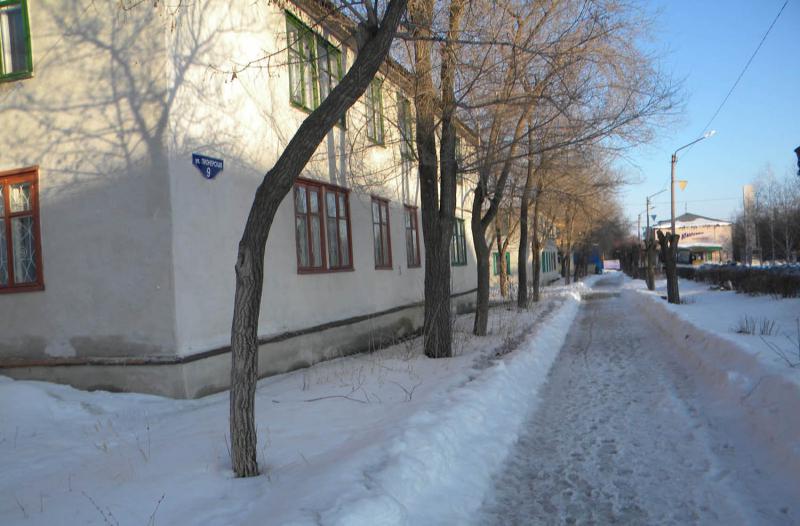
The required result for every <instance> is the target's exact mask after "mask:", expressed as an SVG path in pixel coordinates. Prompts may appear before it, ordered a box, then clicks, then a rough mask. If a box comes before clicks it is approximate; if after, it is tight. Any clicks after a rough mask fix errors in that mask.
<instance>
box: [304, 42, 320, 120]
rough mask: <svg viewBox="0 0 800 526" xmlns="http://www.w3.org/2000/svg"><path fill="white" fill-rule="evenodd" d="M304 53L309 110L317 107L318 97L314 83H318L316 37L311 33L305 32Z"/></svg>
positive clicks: (305, 84)
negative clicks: (315, 57)
mask: <svg viewBox="0 0 800 526" xmlns="http://www.w3.org/2000/svg"><path fill="white" fill-rule="evenodd" d="M301 42H302V53H303V89H304V90H305V94H306V98H305V102H306V106H308V107H309V108H316V107H317V97H316V96H315V93H314V91H315V90H314V83H315V81H316V79H315V75H316V66H315V64H314V35H313V34H312V33H311V32H310V31H304V32H303V36H302V40H301Z"/></svg>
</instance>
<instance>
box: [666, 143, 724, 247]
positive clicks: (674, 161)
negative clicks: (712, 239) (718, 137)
mask: <svg viewBox="0 0 800 526" xmlns="http://www.w3.org/2000/svg"><path fill="white" fill-rule="evenodd" d="M715 133H717V132H716V130H711V131H707V132H706V133H704V134H703V136H702V137H700V138H699V139H695V140H693V141H692V142H690V143H689V144H684V145H683V146H681V147H680V148H678V149H677V150H675V153H673V154H672V167H671V168H672V169H671V176H670V192H671V194H672V197H671V198H670V207H671V208H672V214H671V217H670V225H671V226H672V235H673V236H674V235H675V165H676V164H678V152H679V151H681V150H683V149H684V148H688V147H689V146H691V145H693V144H695V143H698V142H700V141H702V140H703V139H708V138H709V137H713V136H714V134H715Z"/></svg>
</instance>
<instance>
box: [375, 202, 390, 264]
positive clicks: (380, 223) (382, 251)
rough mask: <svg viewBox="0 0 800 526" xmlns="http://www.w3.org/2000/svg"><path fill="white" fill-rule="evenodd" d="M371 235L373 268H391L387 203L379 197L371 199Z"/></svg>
mask: <svg viewBox="0 0 800 526" xmlns="http://www.w3.org/2000/svg"><path fill="white" fill-rule="evenodd" d="M372 234H373V239H374V248H375V268H383V269H390V268H392V241H391V237H390V234H389V201H387V200H386V199H381V198H380V197H373V198H372Z"/></svg>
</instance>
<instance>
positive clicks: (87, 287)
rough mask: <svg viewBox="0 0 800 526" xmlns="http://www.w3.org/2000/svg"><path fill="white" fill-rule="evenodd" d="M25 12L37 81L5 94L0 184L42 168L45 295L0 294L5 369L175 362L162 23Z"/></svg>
mask: <svg viewBox="0 0 800 526" xmlns="http://www.w3.org/2000/svg"><path fill="white" fill-rule="evenodd" d="M28 9H29V14H30V28H31V41H32V47H33V62H34V74H33V77H32V78H29V79H25V80H21V81H16V82H5V83H0V130H1V131H0V171H4V170H11V169H16V168H21V167H26V166H32V165H38V166H39V185H40V186H39V200H40V221H41V223H40V232H41V244H42V254H43V257H42V260H43V270H44V284H45V290H44V291H37V292H25V293H7V294H0V359H3V358H15V357H24V358H27V359H34V360H35V359H47V358H51V357H78V358H81V357H92V356H130V355H139V356H141V355H152V354H169V353H172V352H173V351H174V348H175V337H174V323H173V319H174V305H173V283H172V265H171V261H172V255H171V242H170V220H171V216H172V211H171V202H170V196H169V192H170V188H169V184H168V175H167V174H168V167H167V160H166V159H167V157H166V152H165V148H164V142H163V135H162V131H163V130H164V126H163V123H164V122H165V121H163V120H162V118H163V117H165V116H166V115H168V112H169V110H170V108H169V102H168V101H169V94H170V92H169V86H168V85H167V83H166V82H165V81H164V57H165V49H164V33H165V31H166V26H167V25H166V24H165V21H164V19H163V17H162V13H161V12H160V10H159V9H153V8H152V6H148V8H147V9H143V10H141V11H140V12H139V13H137V15H136V16H125V14H124V13H122V12H121V11H119V10H118V8H117V6H116V4H113V3H111V4H109V5H107V6H106V5H102V6H101V5H100V4H96V3H95V2H91V1H90V0H80V1H66V0H61V1H37V2H28Z"/></svg>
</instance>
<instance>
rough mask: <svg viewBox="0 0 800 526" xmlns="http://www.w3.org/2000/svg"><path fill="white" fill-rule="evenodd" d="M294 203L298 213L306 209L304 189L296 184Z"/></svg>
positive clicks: (304, 211) (302, 212) (303, 212)
mask: <svg viewBox="0 0 800 526" xmlns="http://www.w3.org/2000/svg"><path fill="white" fill-rule="evenodd" d="M294 203H295V207H296V209H297V213H298V214H305V213H306V212H307V210H306V189H305V188H303V187H302V186H298V187H296V188H295V191H294Z"/></svg>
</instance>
